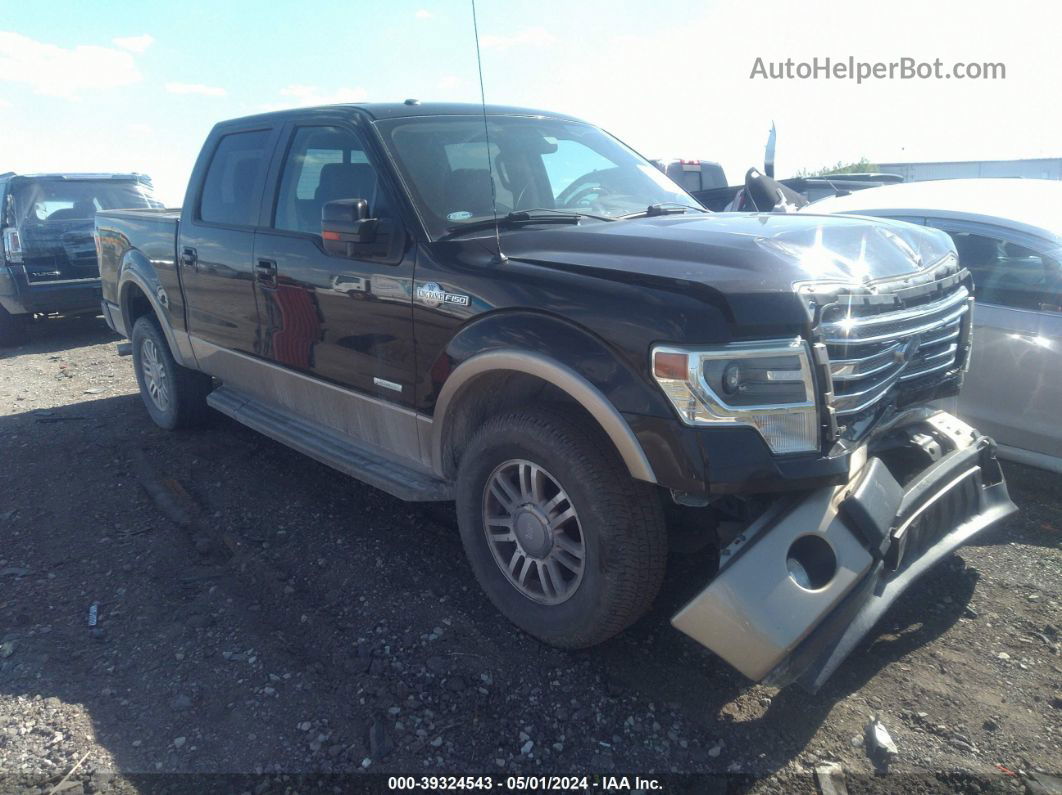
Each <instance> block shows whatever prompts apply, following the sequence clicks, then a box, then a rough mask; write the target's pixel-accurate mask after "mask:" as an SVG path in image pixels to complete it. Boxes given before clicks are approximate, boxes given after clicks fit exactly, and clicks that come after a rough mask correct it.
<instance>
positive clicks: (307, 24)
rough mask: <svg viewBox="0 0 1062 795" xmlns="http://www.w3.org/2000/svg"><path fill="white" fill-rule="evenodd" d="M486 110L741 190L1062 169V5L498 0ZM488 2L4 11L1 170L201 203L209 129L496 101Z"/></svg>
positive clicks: (493, 0) (19, 6) (78, 5)
mask: <svg viewBox="0 0 1062 795" xmlns="http://www.w3.org/2000/svg"><path fill="white" fill-rule="evenodd" d="M477 9H478V16H479V32H480V44H481V49H482V59H483V74H484V83H485V90H486V97H487V101H488V102H494V103H499V104H511V105H520V106H526V107H532V108H541V109H545V110H555V111H560V112H564V113H569V114H573V115H575V116H577V117H579V118H582V119H586V120H588V121H592V122H594V123H596V124H599V125H600V126H602V127H604V128H605V129H607V130H608V131H609V132H611V133H613V134H614V135H616V136H617V137H619V138H620V139H622V140H623V141H625V142H626V143H627V144H629V145H630V146H632V147H634V148H635V149H636V150H638V151H639V152H641V153H642V154H644V155H645V156H647V157H683V158H695V159H705V160H715V161H718V162H720V163H721V164H722V165H723V167H724V168H725V170H726V172H727V176H728V177H729V179H730V181H731V182H732V183H736V182H739V181H740V180H741V178H742V175H743V173H744V171H745V170H746V169H747V168H748V167H750V166H762V163H763V156H764V145H765V143H766V139H767V133H768V131H769V129H770V127H771V124H772V123H774V124H775V125H776V127H777V130H778V138H777V155H776V160H777V166H776V174H777V175H778V176H783V177H784V176H789V175H792V174H794V173H796V172H797V171H798V170H799V169H814V168H819V167H822V166H827V165H832V164H834V163H837V162H838V161H845V162H850V161H855V160H859V159H860V158H862V157H866V158H869V159H870V160H871V161H872V162H876V163H881V162H897V161H901V162H908V161H926V160H982V159H986V160H988V159H1009V158H1020V157H1062V103H1059V101H1058V99H1057V96H1058V90H1059V86H1060V85H1062V57H1060V55H1059V45H1060V42H1059V38H1060V34H1059V31H1060V30H1062V25H1060V24H1059V23H1060V22H1062V4H1057V3H1043V2H1026V1H1025V0H1007V2H998V1H996V0H993V1H992V2H984V1H982V0H967V1H966V2H961V3H953V2H933V3H930V2H926V0H919V2H905V1H902V0H901V2H892V3H888V4H885V3H874V4H870V3H859V2H853V1H852V0H847V1H846V2H834V0H802V1H801V2H792V0H789V2H774V0H759V1H758V2H755V3H749V2H740V3H739V2H711V1H709V0H701V1H700V2H696V1H695V0H652V1H651V2H647V1H646V0H641V2H625V1H622V0H611V1H606V0H578V1H576V0H564V1H563V2H560V1H558V0H537V2H519V1H518V0H479V2H478V4H477ZM815 57H818V58H819V59H820V61H821V59H824V58H826V57H830V58H832V59H833V60H834V61H838V60H846V59H848V58H849V57H853V58H855V59H856V60H859V61H886V62H887V61H895V60H898V59H900V58H903V57H910V58H914V59H916V60H918V61H933V60H934V59H936V58H940V59H941V60H942V61H943V62H944V64H945V68H948V67H950V66H951V64H952V63H954V62H957V61H964V62H978V63H981V62H992V63H997V62H998V63H1003V64H1004V65H1005V68H1006V79H1002V80H983V81H974V80H962V81H960V80H954V79H951V80H945V79H935V80H921V81H920V80H900V79H893V80H887V79H886V80H872V81H867V82H863V83H862V84H857V83H856V82H854V81H845V80H837V79H830V80H826V79H819V80H799V79H790V80H765V79H762V78H752V77H750V75H751V74H752V72H753V67H754V65H755V63H756V59H757V58H762V59H763V62H764V63H765V64H767V63H770V62H778V61H784V60H786V59H788V58H792V59H794V61H797V62H799V61H806V60H810V59H812V58H815ZM479 96H480V94H479V83H478V78H477V71H476V53H475V39H474V35H473V26H472V14H471V2H470V0H387V1H386V2H382V1H381V0H374V1H370V0H343V1H342V2H332V1H331V0H302V2H286V0H273V2H271V3H262V2H260V0H256V1H255V2H247V1H246V0H227V2H217V0H215V1H214V2H199V0H182V2H180V3H162V2H154V3H149V2H143V0H136V2H131V1H128V0H101V2H97V3H84V2H73V1H72V0H50V2H47V3H30V2H26V0H14V1H12V0H0V171H6V170H12V171H16V172H33V171H60V170H61V171H139V172H143V173H147V174H149V175H151V177H152V178H153V180H154V182H155V186H156V192H157V194H158V197H159V198H160V199H162V200H163V201H165V202H166V203H167V204H169V205H171V206H179V205H180V204H181V202H182V201H183V197H184V188H185V184H186V181H187V178H188V174H189V172H190V170H191V168H192V165H193V163H194V161H195V157H196V155H197V154H198V151H199V147H200V145H201V143H202V141H203V139H204V138H205V136H206V134H207V132H208V131H209V130H210V128H211V126H212V125H213V124H214V123H215V122H217V121H220V120H223V119H228V118H233V117H237V116H244V115H248V114H252V113H258V112H261V111H263V110H271V109H279V108H286V107H298V106H304V105H316V104H326V103H333V102H362V101H370V102H371V101H401V100H403V99H405V98H407V97H416V98H418V99H420V100H421V101H423V102H428V101H462V102H478V101H479Z"/></svg>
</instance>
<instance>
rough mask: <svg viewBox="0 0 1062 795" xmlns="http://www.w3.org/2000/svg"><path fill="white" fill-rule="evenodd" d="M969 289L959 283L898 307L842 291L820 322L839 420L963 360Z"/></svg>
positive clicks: (825, 308) (825, 311)
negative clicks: (903, 385)
mask: <svg viewBox="0 0 1062 795" xmlns="http://www.w3.org/2000/svg"><path fill="white" fill-rule="evenodd" d="M970 306H971V299H970V293H969V290H968V289H967V288H966V287H965V286H963V285H961V284H959V285H955V286H954V287H953V289H951V290H950V291H948V292H946V293H945V294H944V295H943V296H942V297H941V296H940V295H939V293H938V294H937V295H936V296H932V295H931V296H930V297H929V298H928V299H927V300H925V302H924V303H920V304H918V305H917V306H913V307H911V306H909V307H905V308H901V309H896V308H895V305H894V306H892V307H890V306H888V305H883V304H882V303H881V301H880V300H878V298H877V297H875V300H874V301H872V302H868V301H866V300H864V296H856V295H851V296H846V295H841V296H837V297H836V299H835V301H834V302H833V303H831V304H830V305H829V306H827V307H824V309H823V314H822V317H823V318H824V321H823V322H822V323H820V325H819V332H820V335H821V338H822V341H823V342H824V343H825V344H826V350H827V352H828V353H829V357H830V372H831V375H832V376H833V394H834V399H833V407H834V410H835V411H836V413H837V416H838V418H839V419H843V418H845V417H848V416H851V415H855V414H859V413H860V412H862V411H866V410H867V409H869V408H871V407H872V406H874V405H875V404H876V403H878V402H879V401H880V400H882V398H884V397H885V396H886V395H888V394H889V393H890V391H891V390H892V389H893V387H894V386H896V385H897V384H902V383H904V382H907V381H914V380H915V379H919V378H922V377H924V376H928V375H931V374H933V373H938V372H945V371H948V370H951V369H953V368H955V367H956V366H957V365H958V364H960V363H959V362H958V361H957V359H958V356H959V353H960V346H961V343H962V335H963V322H964V320H963V319H964V318H966V317H968V315H969V313H970Z"/></svg>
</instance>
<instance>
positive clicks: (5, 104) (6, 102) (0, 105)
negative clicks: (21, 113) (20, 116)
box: [0, 99, 11, 108]
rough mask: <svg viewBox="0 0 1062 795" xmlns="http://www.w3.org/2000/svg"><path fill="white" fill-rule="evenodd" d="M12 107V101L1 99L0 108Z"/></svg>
mask: <svg viewBox="0 0 1062 795" xmlns="http://www.w3.org/2000/svg"><path fill="white" fill-rule="evenodd" d="M10 107H11V103H10V102H8V101H7V100H6V99H0V108H10Z"/></svg>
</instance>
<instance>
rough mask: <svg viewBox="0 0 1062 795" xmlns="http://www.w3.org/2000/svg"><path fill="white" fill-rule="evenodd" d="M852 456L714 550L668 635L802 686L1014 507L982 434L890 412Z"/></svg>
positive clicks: (940, 415) (755, 673)
mask: <svg viewBox="0 0 1062 795" xmlns="http://www.w3.org/2000/svg"><path fill="white" fill-rule="evenodd" d="M851 461H852V464H851V468H850V476H849V478H848V481H847V483H845V484H843V485H839V486H826V487H823V488H820V489H817V490H815V491H812V492H810V493H804V494H802V495H799V496H795V497H793V498H789V499H783V500H778V501H777V502H775V503H774V504H772V505H771V507H770V508H769V509H768V510H767V511H766V512H765V513H763V514H762V515H761V516H760V517H759V518H758V519H757V520H756V521H755V522H753V523H752V524H751V525H750V526H749V527H748V528H747V529H746V530H745V532H744V533H743V534H742V535H740V536H738V537H737V538H736V539H735V540H734V541H733V542H732V543H731V544H730V545H729V546H727V547H726V548H725V549H724V550H723V551H722V554H721V561H720V568H719V572H718V574H717V576H716V577H715V578H714V579H713V580H712V582H711V583H710V584H709V585H708V587H707V588H705V589H704V590H703V591H702V592H701V593H700V594H699V595H697V596H696V597H695V598H694V599H693V600H692V601H690V602H689V603H688V604H687V605H686V606H685V607H683V608H682V609H681V610H680V611H679V612H678V613H677V614H676V615H675V616H674V617H673V618H672V623H673V624H674V625H675V627H677V628H678V629H680V630H682V631H683V632H685V633H686V634H687V635H689V636H690V637H692V638H694V639H695V640H697V641H698V642H700V643H702V644H703V645H704V646H706V647H708V648H709V649H710V650H711V651H713V652H715V653H716V654H718V655H719V656H720V657H722V658H723V659H724V660H726V661H727V662H728V663H730V664H731V665H733V666H734V667H735V668H737V669H738V670H739V671H740V672H741V673H743V674H745V675H746V676H748V677H749V678H750V679H754V680H756V681H763V682H765V683H768V684H772V685H777V686H783V685H786V684H789V683H791V682H798V683H800V684H801V685H803V686H805V687H807V688H808V689H810V690H812V691H815V690H817V689H818V688H819V687H821V686H822V684H823V683H824V682H825V681H826V680H827V679H828V678H829V676H830V675H831V674H832V673H833V672H834V671H835V670H836V669H837V667H838V666H839V665H840V664H841V662H843V660H844V659H845V658H846V657H847V656H848V654H849V653H851V651H852V650H853V649H854V648H855V646H856V644H857V643H858V642H859V641H860V640H861V639H862V638H863V637H864V636H865V635H866V634H867V633H868V632H869V631H870V630H871V629H872V628H873V626H874V624H875V623H876V622H877V620H878V619H879V618H880V617H881V615H882V614H883V613H884V612H885V611H886V610H887V609H888V607H889V606H890V605H891V604H892V603H893V602H894V601H895V600H896V598H897V597H898V596H899V595H900V594H901V593H902V592H903V591H904V590H906V589H907V587H908V586H909V585H911V583H912V582H914V580H915V579H917V578H918V577H919V576H920V575H922V574H924V573H925V572H926V571H928V570H929V569H930V568H931V567H932V566H933V565H934V564H936V563H937V562H938V561H940V560H941V559H942V558H944V557H945V556H947V555H948V554H950V553H951V552H953V551H954V550H955V549H956V548H957V547H959V546H961V545H962V544H964V543H966V542H967V541H968V540H969V539H970V538H971V537H972V536H973V535H975V534H976V533H978V532H980V531H981V530H983V529H985V528H986V527H988V526H989V525H990V524H992V523H994V522H996V521H999V520H1000V519H1003V518H1004V517H1006V516H1008V515H1010V514H1011V513H1013V512H1014V511H1015V510H1016V508H1015V506H1014V504H1013V503H1012V502H1011V500H1010V497H1009V495H1008V493H1007V487H1006V484H1005V482H1004V480H1003V475H1002V472H1001V470H1000V467H999V463H998V462H997V460H996V457H995V445H994V443H993V442H992V440H991V439H989V438H988V437H985V436H982V435H981V434H979V433H978V432H977V431H976V430H974V429H973V428H971V427H970V426H969V425H967V424H966V423H964V422H962V421H961V420H958V419H957V418H955V417H953V416H951V415H950V414H947V413H946V412H943V411H934V410H931V409H926V408H919V409H912V410H909V411H907V412H904V413H902V414H900V415H899V416H898V417H896V418H895V419H894V420H893V421H892V422H890V423H888V425H887V426H885V427H882V428H878V429H876V430H875V432H874V434H873V435H872V436H871V437H869V438H868V439H866V440H865V444H863V445H862V446H861V447H860V448H859V449H858V450H857V451H856V452H855V453H854V454H853V455H852V456H851Z"/></svg>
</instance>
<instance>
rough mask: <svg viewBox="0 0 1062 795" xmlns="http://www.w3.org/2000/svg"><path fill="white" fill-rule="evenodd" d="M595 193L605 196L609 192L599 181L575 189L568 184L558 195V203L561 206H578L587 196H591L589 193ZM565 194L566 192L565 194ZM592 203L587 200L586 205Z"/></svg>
mask: <svg viewBox="0 0 1062 795" xmlns="http://www.w3.org/2000/svg"><path fill="white" fill-rule="evenodd" d="M595 193H596V194H597V195H598V196H599V197H600V196H607V195H608V193H609V190H608V188H606V187H605V186H604V185H602V184H601V183H594V184H593V185H585V186H584V187H581V188H576V189H575V190H572V189H571V186H569V187H568V189H567V190H565V191H564V193H562V194H561V195H560V196H559V197H558V204H559V205H560V206H561V207H578V206H579V204H580V203H582V202H584V201H586V199H587V197H589V196H591V195H593V194H595ZM565 194H567V195H565ZM592 205H593V203H592V202H587V206H592Z"/></svg>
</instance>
